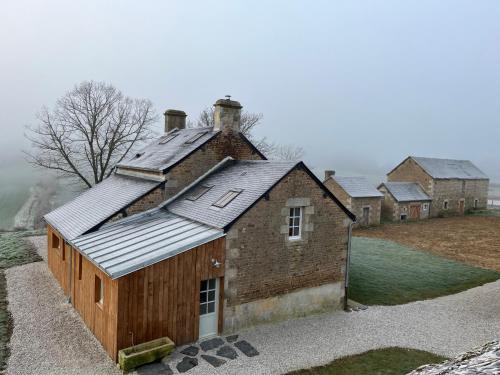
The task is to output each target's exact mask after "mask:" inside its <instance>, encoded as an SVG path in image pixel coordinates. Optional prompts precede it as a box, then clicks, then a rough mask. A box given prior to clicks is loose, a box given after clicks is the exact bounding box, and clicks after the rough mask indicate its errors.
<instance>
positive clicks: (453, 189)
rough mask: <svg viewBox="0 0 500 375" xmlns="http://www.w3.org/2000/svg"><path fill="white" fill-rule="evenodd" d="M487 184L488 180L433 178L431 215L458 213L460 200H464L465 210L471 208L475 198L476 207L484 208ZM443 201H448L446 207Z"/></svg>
mask: <svg viewBox="0 0 500 375" xmlns="http://www.w3.org/2000/svg"><path fill="white" fill-rule="evenodd" d="M488 185H489V181H488V180H458V179H453V180H435V182H434V196H433V201H432V208H431V216H432V217H436V216H447V215H457V214H460V213H461V212H460V201H463V202H464V210H465V211H468V210H472V209H474V200H475V199H477V200H478V206H477V208H478V209H486V205H487V197H488ZM445 201H448V208H447V209H445V208H444V202H445Z"/></svg>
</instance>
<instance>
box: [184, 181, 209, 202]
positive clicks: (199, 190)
mask: <svg viewBox="0 0 500 375" xmlns="http://www.w3.org/2000/svg"><path fill="white" fill-rule="evenodd" d="M213 187H214V186H213V185H200V186H197V187H196V188H194V189H193V191H192V192H191V194H190V195H188V196H187V197H186V199H187V200H188V201H195V200H197V199H198V198H200V197H201V196H202V195H203V194H205V193H206V192H207V191H209V190H210V189H211V188H213Z"/></svg>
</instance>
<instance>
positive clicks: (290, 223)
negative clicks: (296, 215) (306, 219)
mask: <svg viewBox="0 0 500 375" xmlns="http://www.w3.org/2000/svg"><path fill="white" fill-rule="evenodd" d="M288 225H290V226H292V225H293V217H291V218H290V221H289V224H288Z"/></svg>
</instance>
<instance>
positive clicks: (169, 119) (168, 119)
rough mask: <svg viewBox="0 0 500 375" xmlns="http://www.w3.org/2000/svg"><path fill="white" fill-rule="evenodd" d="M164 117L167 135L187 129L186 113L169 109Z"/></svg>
mask: <svg viewBox="0 0 500 375" xmlns="http://www.w3.org/2000/svg"><path fill="white" fill-rule="evenodd" d="M163 115H164V116H165V133H168V132H169V131H171V130H173V129H175V128H177V129H185V128H186V116H187V115H186V112H184V111H179V110H177V109H167V110H166V111H165V113H164V114H163Z"/></svg>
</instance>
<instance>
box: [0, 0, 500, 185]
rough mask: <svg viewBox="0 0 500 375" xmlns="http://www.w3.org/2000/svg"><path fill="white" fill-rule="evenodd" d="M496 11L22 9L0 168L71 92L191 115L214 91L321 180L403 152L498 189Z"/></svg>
mask: <svg viewBox="0 0 500 375" xmlns="http://www.w3.org/2000/svg"><path fill="white" fill-rule="evenodd" d="M499 19H500V2H498V1H496V0H491V1H485V0H481V1H472V0H470V1H456V0H450V1H443V0H439V1H437V0H432V1H423V0H414V1H400V0H395V1H389V0H384V1H353V0H349V1H314V2H309V1H308V2H306V1H300V2H299V1H281V2H278V1H273V2H268V1H252V2H243V1H197V2H195V1H189V2H188V1H178V2H175V3H174V2H173V1H168V2H167V1H103V0H99V1H97V0H96V1H92V0H86V1H81V2H77V1H71V2H69V1H43V2H42V1H35V0H33V1H26V0H16V1H13V0H12V1H10V2H3V3H2V11H1V12H0V51H1V58H0V82H1V84H0V109H1V110H0V128H1V130H2V133H1V134H2V136H1V137H0V158H2V159H3V160H6V159H8V158H9V156H11V155H17V150H19V149H20V148H21V147H22V146H23V142H24V141H23V138H22V133H23V126H24V125H25V124H27V123H30V122H33V121H34V118H35V113H36V111H37V110H38V109H39V108H40V107H41V106H42V105H49V106H50V105H52V104H53V102H54V101H55V99H57V98H58V97H60V96H61V95H63V94H64V93H65V92H66V91H67V90H69V89H70V88H72V86H73V85H74V84H75V83H78V82H80V81H82V80H90V79H93V80H103V81H106V82H110V83H113V84H114V85H115V86H117V87H118V88H120V89H121V90H122V91H123V92H124V93H125V94H127V95H130V96H134V97H144V98H149V99H151V100H152V101H153V102H154V104H155V106H156V109H157V110H158V112H162V111H163V110H164V109H166V108H167V107H168V108H176V109H183V110H185V111H186V112H187V113H188V114H189V115H191V116H190V117H191V118H195V117H196V115H197V114H198V113H199V112H200V110H201V109H203V108H204V107H206V106H208V105H211V104H213V102H214V101H215V100H216V99H217V98H220V97H223V96H224V95H225V94H231V95H232V96H233V98H234V99H236V100H239V101H240V102H241V103H242V104H243V105H244V107H245V109H247V110H249V111H254V112H262V113H263V114H264V124H263V125H262V126H261V128H260V129H259V130H258V135H260V136H264V135H265V136H267V137H269V138H270V139H272V140H276V141H281V142H283V143H292V144H296V145H301V146H302V147H303V148H304V149H305V151H306V154H307V155H306V162H307V163H308V164H309V165H311V166H312V167H314V168H315V170H316V171H317V172H319V171H320V170H322V169H324V168H333V169H337V170H338V171H339V172H340V173H355V174H370V175H381V174H383V173H384V172H386V171H388V169H390V168H391V167H392V166H394V165H395V164H397V163H398V162H399V161H401V160H402V159H403V158H404V157H405V156H407V155H408V154H413V155H421V156H436V157H450V158H467V159H471V160H473V161H474V162H475V163H477V164H478V166H479V167H480V168H482V169H483V170H484V171H485V172H486V173H488V174H490V175H491V176H492V177H493V178H494V179H496V180H500V168H499V165H500V152H499V151H498V150H499V147H500V111H499V109H500V48H499V47H500V44H499V41H500V22H499V21H498V20H499Z"/></svg>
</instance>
